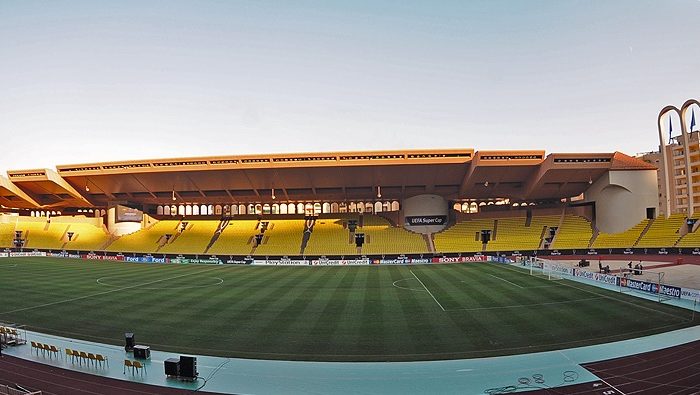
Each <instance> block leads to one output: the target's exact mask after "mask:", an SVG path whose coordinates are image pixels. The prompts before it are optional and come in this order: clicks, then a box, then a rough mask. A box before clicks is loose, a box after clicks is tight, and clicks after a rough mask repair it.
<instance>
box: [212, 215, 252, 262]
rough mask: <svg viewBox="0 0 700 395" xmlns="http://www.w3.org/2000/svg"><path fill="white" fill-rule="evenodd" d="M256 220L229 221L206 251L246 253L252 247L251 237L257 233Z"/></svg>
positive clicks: (220, 253) (219, 253)
mask: <svg viewBox="0 0 700 395" xmlns="http://www.w3.org/2000/svg"><path fill="white" fill-rule="evenodd" d="M258 224H259V221H258V220H236V221H231V222H229V223H228V225H227V226H226V227H225V228H224V230H223V231H222V232H221V235H220V236H219V237H218V238H217V239H216V241H215V242H214V244H212V246H211V247H210V248H209V250H208V251H207V253H209V254H212V255H227V254H230V255H248V254H250V253H251V252H252V249H253V237H254V236H255V235H256V234H257V233H258V230H257V229H258Z"/></svg>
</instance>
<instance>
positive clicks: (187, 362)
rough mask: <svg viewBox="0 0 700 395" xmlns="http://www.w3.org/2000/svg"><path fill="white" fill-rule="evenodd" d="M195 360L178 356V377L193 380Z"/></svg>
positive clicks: (195, 367) (195, 371)
mask: <svg viewBox="0 0 700 395" xmlns="http://www.w3.org/2000/svg"><path fill="white" fill-rule="evenodd" d="M197 375H198V373H197V358H196V357H188V356H184V355H180V374H179V376H180V377H185V378H190V379H193V378H195V377H197Z"/></svg>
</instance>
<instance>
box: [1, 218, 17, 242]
mask: <svg viewBox="0 0 700 395" xmlns="http://www.w3.org/2000/svg"><path fill="white" fill-rule="evenodd" d="M14 231H15V226H14V225H13V224H10V223H3V222H0V248H9V247H12V239H13V235H14Z"/></svg>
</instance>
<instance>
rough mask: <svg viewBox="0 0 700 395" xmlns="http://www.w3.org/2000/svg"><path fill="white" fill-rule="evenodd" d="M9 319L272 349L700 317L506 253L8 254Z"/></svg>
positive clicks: (490, 349) (581, 331) (391, 355)
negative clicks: (201, 260) (298, 256)
mask: <svg viewBox="0 0 700 395" xmlns="http://www.w3.org/2000/svg"><path fill="white" fill-rule="evenodd" d="M0 300H1V301H2V303H1V304H0V306H1V307H0V321H3V322H6V323H7V322H15V323H19V324H26V325H27V326H28V328H29V329H31V330H36V331H39V332H44V333H49V334H56V335H61V336H66V337H73V338H79V339H86V340H91V341H97V342H103V343H110V344H117V345H121V344H123V341H124V340H123V333H124V332H127V331H133V332H135V333H136V340H137V342H138V343H139V344H148V345H150V346H151V347H152V348H154V349H159V350H167V351H173V352H180V353H192V354H206V355H219V356H236V357H246V358H263V359H292V360H324V361H406V360H431V359H453V358H471V357H484V356H493V355H504V354H515V353H526V352H535V351H543V350H551V349H560V348H567V347H574V346H581V345H587V344H594V343H603V342H609V341H615V340H622V339H627V338H632V337H639V336H644V335H649V334H652V333H659V332H665V331H669V330H673V329H678V328H683V327H686V326H690V325H694V324H695V325H696V324H698V321H699V320H698V319H696V322H694V323H693V322H691V321H690V317H691V313H690V312H689V311H685V310H682V309H678V308H675V307H672V306H668V305H665V304H659V303H656V302H650V301H646V300H641V299H638V298H635V297H632V296H630V295H627V294H620V293H617V292H611V291H605V290H601V289H598V288H595V287H590V286H586V285H583V284H579V283H575V282H570V281H567V280H559V281H549V280H547V279H544V278H541V277H537V276H530V275H528V274H527V273H524V272H522V271H520V270H519V269H517V268H513V267H506V266H503V265H497V264H486V263H468V264H456V265H426V266H381V267H249V266H229V265H219V266H207V265H156V264H129V263H108V262H101V261H74V260H64V259H51V258H14V259H13V258H7V259H0Z"/></svg>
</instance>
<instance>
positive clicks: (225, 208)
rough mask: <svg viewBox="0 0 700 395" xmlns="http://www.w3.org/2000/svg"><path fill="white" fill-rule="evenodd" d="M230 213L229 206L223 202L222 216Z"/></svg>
mask: <svg viewBox="0 0 700 395" xmlns="http://www.w3.org/2000/svg"><path fill="white" fill-rule="evenodd" d="M230 215H231V206H229V205H228V204H224V216H225V217H228V216H230Z"/></svg>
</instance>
